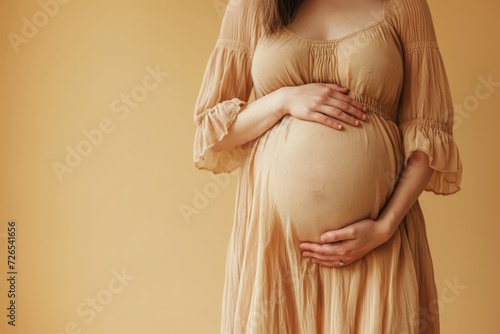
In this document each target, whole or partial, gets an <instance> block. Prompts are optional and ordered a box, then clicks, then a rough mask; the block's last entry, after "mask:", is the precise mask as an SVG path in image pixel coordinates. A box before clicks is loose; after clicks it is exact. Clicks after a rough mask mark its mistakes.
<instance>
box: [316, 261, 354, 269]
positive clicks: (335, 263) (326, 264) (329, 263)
mask: <svg viewBox="0 0 500 334" xmlns="http://www.w3.org/2000/svg"><path fill="white" fill-rule="evenodd" d="M311 262H313V263H315V264H318V265H320V266H322V267H327V268H343V267H345V266H348V265H350V264H351V263H352V262H344V264H342V265H341V264H340V261H323V260H317V259H312V260H311Z"/></svg>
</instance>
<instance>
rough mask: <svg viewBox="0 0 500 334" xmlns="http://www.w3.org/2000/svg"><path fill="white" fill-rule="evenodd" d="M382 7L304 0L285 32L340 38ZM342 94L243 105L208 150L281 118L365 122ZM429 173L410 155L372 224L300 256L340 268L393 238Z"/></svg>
mask: <svg viewBox="0 0 500 334" xmlns="http://www.w3.org/2000/svg"><path fill="white" fill-rule="evenodd" d="M382 3H383V0H358V1H341V0H328V1H326V0H306V1H304V3H303V4H302V6H301V7H300V8H299V11H298V12H297V15H296V17H295V19H294V21H293V22H292V24H290V25H289V29H291V30H293V31H294V32H295V33H296V34H298V35H301V36H303V37H306V38H310V39H336V38H340V37H343V36H345V35H347V34H349V33H352V32H354V31H357V30H359V29H360V28H362V27H363V26H366V25H369V24H372V23H373V22H376V21H377V20H380V13H381V8H382ZM321 22H323V24H321ZM331 22H335V23H334V24H332V23H331ZM347 93H348V89H347V88H345V87H340V86H338V85H336V84H331V83H313V84H307V85H302V86H296V87H283V88H280V89H278V90H276V91H274V92H272V93H270V94H268V95H266V96H264V97H262V98H260V99H258V100H256V101H254V102H252V103H249V104H248V105H247V106H245V107H244V109H243V111H241V112H240V113H239V115H238V116H237V118H236V120H235V121H234V122H233V124H232V125H231V126H230V127H229V129H228V134H227V135H226V136H225V137H224V138H222V140H221V141H220V142H218V143H217V144H216V145H215V146H214V147H213V148H212V149H214V150H216V151H219V150H222V149H227V148H230V147H234V146H238V145H241V144H244V143H246V142H248V141H251V140H253V139H255V138H257V137H259V136H261V135H262V134H263V133H265V132H266V131H267V130H269V129H270V128H271V127H272V126H273V125H275V124H276V123H277V122H278V121H279V120H280V119H281V118H282V117H283V116H285V115H287V114H289V115H291V116H293V117H297V118H299V119H302V120H307V121H313V122H318V123H321V124H325V125H327V126H329V127H332V128H334V129H337V130H343V129H344V126H343V125H342V123H344V124H347V125H350V126H358V125H359V124H360V122H362V121H364V120H366V119H367V115H366V111H367V109H366V107H365V106H363V105H362V104H361V103H359V102H358V101H355V100H353V99H351V98H350V97H348V96H347ZM433 172H434V170H433V169H432V168H431V167H430V161H429V157H428V155H427V154H426V153H424V152H420V151H415V152H413V153H412V155H411V156H410V157H409V159H408V161H407V165H406V166H405V167H404V168H403V170H402V172H401V175H400V177H399V179H398V182H397V184H396V187H395V189H394V191H393V193H392V195H391V198H390V199H389V201H388V203H387V204H386V206H385V207H384V209H383V210H382V212H381V213H380V215H379V217H378V218H377V219H376V220H369V219H365V220H362V221H359V222H356V223H353V224H351V225H348V226H346V227H344V228H342V229H338V230H332V231H328V232H325V233H324V234H323V235H322V236H321V240H322V243H311V242H303V243H301V244H300V248H301V250H302V255H303V256H304V257H305V258H309V259H310V260H311V261H312V262H314V263H317V264H318V265H320V266H324V267H329V268H342V267H346V266H348V265H349V264H352V263H353V262H355V261H357V260H359V259H360V258H362V257H363V256H364V255H366V254H367V253H369V252H370V251H372V250H373V249H375V248H376V247H378V246H380V245H381V244H383V243H385V242H387V241H388V240H389V239H390V238H391V237H392V236H393V234H394V233H395V231H396V230H397V229H398V227H399V224H400V222H401V221H402V220H403V218H404V217H405V215H406V214H407V213H408V211H409V210H410V209H411V207H412V206H413V205H414V204H415V202H416V201H417V199H418V197H419V196H420V194H421V193H422V192H423V190H424V188H425V186H426V184H427V183H428V182H429V180H430V178H431V176H432V174H433ZM340 260H342V261H343V262H344V264H343V265H341V264H340Z"/></svg>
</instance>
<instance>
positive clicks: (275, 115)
mask: <svg viewBox="0 0 500 334" xmlns="http://www.w3.org/2000/svg"><path fill="white" fill-rule="evenodd" d="M284 115H285V112H284V108H283V101H282V96H281V92H280V90H277V91H274V92H272V93H270V94H268V95H266V96H263V97H262V98H260V99H258V100H256V101H253V102H251V103H248V104H247V105H246V106H245V107H244V109H243V110H242V111H241V112H240V113H239V114H238V116H237V117H236V119H235V120H234V122H233V123H232V124H231V126H230V127H229V128H228V133H227V135H225V136H224V137H223V138H222V139H221V140H220V141H218V142H217V143H216V144H215V145H214V146H213V147H212V149H213V150H214V151H221V150H224V149H228V148H232V147H235V146H239V145H242V144H244V143H247V142H249V141H251V140H253V139H255V138H257V137H260V136H261V135H262V134H263V133H265V132H266V131H267V130H269V129H270V128H271V127H272V126H273V125H275V124H276V123H277V122H278V121H279V120H280V119H281V118H282V117H283V116H284Z"/></svg>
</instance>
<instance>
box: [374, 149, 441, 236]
mask: <svg viewBox="0 0 500 334" xmlns="http://www.w3.org/2000/svg"><path fill="white" fill-rule="evenodd" d="M433 172H434V170H433V169H432V168H431V167H430V166H429V157H428V155H427V154H425V153H423V152H420V151H415V152H413V154H412V156H411V157H410V159H409V160H408V164H407V166H406V167H405V168H404V169H403V171H402V173H401V175H400V177H399V179H398V182H397V184H396V187H395V189H394V191H393V193H392V195H391V198H390V199H389V202H388V203H387V205H386V206H385V208H384V209H383V210H382V213H381V214H380V215H379V217H378V218H377V222H378V223H380V224H383V226H384V227H383V228H384V231H385V233H384V235H385V237H386V238H387V239H389V238H390V237H391V236H392V235H393V234H394V232H395V231H396V229H397V228H398V226H399V224H400V222H401V221H402V220H403V218H404V217H405V215H406V214H407V213H408V211H409V210H410V209H411V207H412V206H413V205H414V204H415V202H416V201H417V199H418V197H419V196H420V194H421V193H422V192H423V191H424V189H425V186H426V185H427V183H428V182H429V180H430V178H431V176H432V174H433Z"/></svg>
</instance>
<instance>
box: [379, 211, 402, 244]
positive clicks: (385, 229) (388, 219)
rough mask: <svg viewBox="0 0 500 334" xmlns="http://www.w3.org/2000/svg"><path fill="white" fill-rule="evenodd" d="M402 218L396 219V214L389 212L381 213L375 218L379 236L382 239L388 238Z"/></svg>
mask: <svg viewBox="0 0 500 334" xmlns="http://www.w3.org/2000/svg"><path fill="white" fill-rule="evenodd" d="M401 220H402V219H398V218H397V217H396V216H394V215H391V214H387V213H385V214H382V215H380V216H379V218H377V219H376V221H375V222H376V223H377V224H378V225H379V228H380V234H381V237H382V238H383V239H384V241H387V240H389V239H390V238H391V237H392V236H393V234H394V232H396V230H397V229H398V226H399V224H400V223H401Z"/></svg>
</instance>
